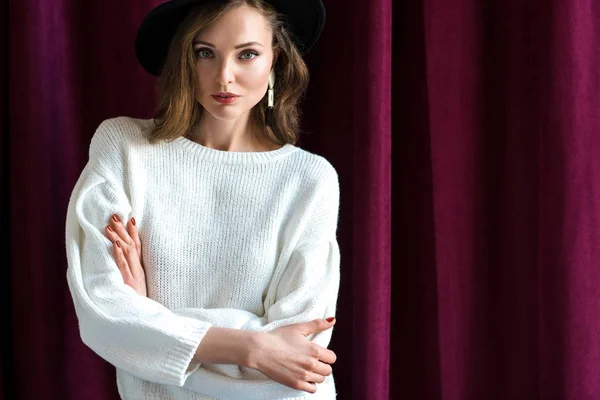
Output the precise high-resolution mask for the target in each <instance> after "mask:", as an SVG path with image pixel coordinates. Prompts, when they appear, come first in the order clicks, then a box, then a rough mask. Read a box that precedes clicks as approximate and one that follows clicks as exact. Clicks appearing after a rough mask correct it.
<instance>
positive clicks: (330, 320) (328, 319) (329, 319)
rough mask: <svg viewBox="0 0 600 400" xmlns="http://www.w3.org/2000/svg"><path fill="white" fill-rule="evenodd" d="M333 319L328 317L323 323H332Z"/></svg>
mask: <svg viewBox="0 0 600 400" xmlns="http://www.w3.org/2000/svg"><path fill="white" fill-rule="evenodd" d="M334 319H335V318H333V317H329V318H327V319H326V320H325V321H327V322H333V320H334Z"/></svg>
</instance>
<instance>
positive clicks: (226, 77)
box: [216, 60, 234, 87]
mask: <svg viewBox="0 0 600 400" xmlns="http://www.w3.org/2000/svg"><path fill="white" fill-rule="evenodd" d="M233 72H234V71H233V66H232V65H231V63H230V62H229V61H227V60H224V61H223V62H222V63H221V64H220V66H219V68H218V70H217V78H216V81H217V83H218V84H219V85H221V87H224V86H227V85H228V84H230V83H232V82H233V75H234V74H233Z"/></svg>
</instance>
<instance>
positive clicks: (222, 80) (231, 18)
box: [193, 8, 274, 120]
mask: <svg viewBox="0 0 600 400" xmlns="http://www.w3.org/2000/svg"><path fill="white" fill-rule="evenodd" d="M271 42H272V33H271V31H270V29H269V27H268V25H267V23H266V21H265V19H264V18H263V17H262V15H260V14H259V13H258V12H256V11H254V10H252V9H248V8H237V9H234V10H232V11H230V12H228V13H227V14H225V15H224V16H223V17H222V18H221V19H220V20H218V21H217V22H216V23H215V24H213V25H212V26H210V27H209V28H207V29H205V30H204V31H202V32H200V33H199V34H198V35H197V36H196V37H195V38H194V44H193V46H194V53H195V54H196V81H197V88H198V90H197V93H196V100H197V101H198V102H199V103H200V104H201V105H202V106H203V107H204V109H205V110H206V112H208V113H209V114H210V115H211V116H213V117H214V118H216V119H221V120H234V119H238V118H240V117H248V115H249V113H250V110H251V109H252V107H254V106H255V105H256V104H257V103H258V102H259V101H260V100H261V99H262V98H263V97H264V96H265V93H266V92H267V89H268V83H269V73H270V72H271V67H272V65H273V57H274V54H273V48H272V46H271ZM219 92H230V93H233V94H235V95H238V96H239V97H237V98H236V99H235V101H233V102H232V103H229V104H223V103H221V102H219V101H217V100H216V99H215V98H214V97H213V96H214V95H215V94H216V93H219Z"/></svg>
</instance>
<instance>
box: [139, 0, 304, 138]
mask: <svg viewBox="0 0 600 400" xmlns="http://www.w3.org/2000/svg"><path fill="white" fill-rule="evenodd" d="M243 6H246V7H249V8H252V9H254V10H256V11H258V12H259V13H260V14H261V15H263V17H264V18H265V20H266V21H267V25H268V26H270V27H271V32H273V42H272V46H273V51H274V52H276V51H278V57H277V61H276V62H275V65H274V67H273V68H274V69H275V77H276V79H275V86H274V91H275V102H274V109H273V110H270V109H268V108H267V96H266V93H265V96H264V98H263V99H262V100H261V101H260V102H259V103H258V104H256V105H255V106H254V107H253V108H252V110H251V113H250V118H251V119H253V120H254V122H256V123H257V124H258V125H259V126H261V127H264V134H265V135H266V137H267V138H268V139H269V140H270V141H272V142H273V143H275V144H278V145H283V144H286V143H291V144H296V142H297V140H298V135H299V127H300V123H299V120H300V117H301V112H300V108H299V103H300V100H301V99H302V97H303V96H304V93H305V91H306V88H307V86H308V80H309V74H308V68H307V66H306V63H305V62H304V60H303V58H302V55H301V54H300V52H299V51H298V49H297V47H296V46H295V44H294V40H295V39H294V38H293V36H292V32H291V31H289V30H288V29H287V27H286V24H285V20H284V19H283V17H282V16H281V15H280V14H278V13H277V11H276V10H275V9H274V8H273V7H272V6H271V5H270V4H268V3H266V2H265V1H263V0H228V1H222V0H217V1H215V0H213V1H209V2H207V3H203V4H202V5H201V6H196V7H194V8H192V9H191V10H190V12H189V13H188V15H187V17H186V18H185V19H184V21H183V22H182V23H181V25H180V26H179V28H178V30H177V32H176V34H175V35H174V37H173V40H172V42H171V45H170V47H169V51H168V54H167V58H166V61H165V64H164V66H163V69H162V71H161V74H160V76H159V78H158V81H157V86H158V106H157V108H156V110H155V112H154V122H155V124H156V127H155V128H154V129H153V130H152V132H150V136H149V140H150V142H151V143H156V142H158V141H161V140H167V141H168V140H173V139H176V138H178V137H181V136H185V137H188V135H190V133H191V131H192V128H193V127H194V126H196V124H197V123H198V122H199V121H200V118H201V117H202V113H203V111H204V107H202V105H201V104H200V103H199V102H198V101H197V100H196V97H195V93H196V90H197V84H196V55H195V53H194V50H193V40H194V38H195V37H196V35H197V34H198V33H199V32H200V31H202V30H203V29H205V28H207V27H208V26H210V25H211V24H212V23H214V22H215V21H217V20H218V19H219V18H221V17H222V16H223V15H224V14H225V13H227V12H228V11H231V10H232V9H235V8H238V7H243Z"/></svg>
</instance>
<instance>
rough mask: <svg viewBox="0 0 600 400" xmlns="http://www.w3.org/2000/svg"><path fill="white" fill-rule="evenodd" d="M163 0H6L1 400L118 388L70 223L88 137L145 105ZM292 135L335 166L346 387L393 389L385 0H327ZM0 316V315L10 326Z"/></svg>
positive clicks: (345, 391) (145, 113) (339, 346)
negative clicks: (138, 42) (88, 325)
mask: <svg viewBox="0 0 600 400" xmlns="http://www.w3.org/2000/svg"><path fill="white" fill-rule="evenodd" d="M159 3H161V1H159V0H130V1H122V0H107V1H67V0H52V1H49V0H19V1H12V2H10V4H9V6H10V7H8V5H6V2H5V3H4V4H5V6H4V7H3V8H2V10H3V11H2V14H0V17H1V18H2V19H1V21H2V23H3V24H4V25H3V26H6V29H5V30H4V31H2V32H1V33H0V39H2V40H1V44H0V46H2V47H0V50H3V53H2V54H5V55H8V57H5V59H4V60H5V61H4V63H3V65H2V67H1V68H2V69H0V72H1V73H2V75H1V77H2V83H1V86H0V89H1V90H2V93H3V94H4V96H3V101H2V103H1V104H2V109H1V110H0V116H2V117H3V120H2V121H3V123H2V125H1V128H0V129H1V131H0V134H2V139H3V141H2V147H1V154H2V160H3V161H4V162H3V164H2V172H3V174H2V177H3V178H2V191H3V194H4V196H3V197H2V199H3V204H4V205H5V207H3V208H2V210H4V212H3V213H2V222H3V224H2V227H3V229H5V230H6V233H7V235H6V236H4V237H8V241H4V243H3V244H2V246H3V247H2V249H3V250H5V252H4V254H5V261H6V262H5V263H4V264H3V265H4V266H5V267H4V269H3V271H4V272H3V274H4V275H3V279H1V280H0V292H1V294H0V296H1V297H0V299H1V300H2V301H1V303H0V304H1V307H2V311H3V314H2V315H3V316H4V319H5V320H7V321H5V322H8V323H9V324H8V326H10V328H11V329H8V332H7V333H8V335H9V338H8V339H7V340H6V339H5V340H4V341H3V343H2V345H0V350H1V351H2V353H1V356H2V359H1V367H2V373H3V375H2V381H1V383H2V386H0V390H1V392H0V399H27V400H29V399H61V400H68V399H74V400H75V399H77V400H84V399H90V400H106V399H117V398H118V395H117V392H116V385H115V376H114V368H113V367H112V366H110V365H109V364H107V363H106V362H104V361H103V360H102V359H100V358H99V357H98V356H97V355H96V354H94V353H93V352H92V351H91V350H90V349H88V348H87V347H86V346H85V345H84V344H83V343H82V341H81V339H80V337H79V332H78V327H77V320H76V318H75V313H74V309H73V305H72V300H71V297H70V294H69V292H68V288H67V284H66V275H65V274H66V266H67V264H66V256H65V245H64V223H65V218H66V208H67V204H68V201H69V196H70V194H71V191H72V189H73V186H74V184H75V182H76V180H77V178H78V176H79V174H80V172H81V170H82V168H83V166H84V165H85V162H86V161H87V153H88V146H89V142H90V139H91V137H92V135H93V133H94V131H95V129H96V128H97V126H98V125H99V123H100V122H101V121H102V120H103V119H106V118H111V117H116V116H120V115H127V116H132V117H137V118H150V117H151V115H152V111H153V110H154V106H155V90H154V85H155V78H153V77H151V76H149V75H148V74H146V73H145V72H144V71H143V70H142V69H141V67H140V66H138V64H137V61H136V59H135V55H134V52H133V41H134V37H135V32H136V28H137V26H138V24H139V23H140V22H141V20H142V19H143V17H144V15H145V14H146V13H147V12H148V11H149V10H150V9H151V8H152V7H154V6H156V5H158V4H159ZM326 7H327V11H328V18H327V24H326V28H325V31H324V32H323V35H322V38H321V40H320V42H319V43H318V44H317V46H316V47H315V48H313V50H311V52H310V53H309V54H308V55H307V62H308V64H309V68H310V71H311V75H312V79H311V84H310V88H309V91H308V93H307V97H306V100H305V102H304V105H303V107H304V114H305V119H304V131H305V134H304V136H303V137H302V139H301V142H300V143H299V146H301V147H303V148H305V149H307V150H309V151H312V152H315V153H318V154H321V155H323V156H325V157H326V158H328V159H329V160H330V162H331V163H332V164H333V165H334V166H335V167H336V169H337V170H338V173H339V176H340V184H341V204H340V226H339V231H338V232H339V235H338V236H339V242H340V248H341V256H342V283H341V289H340V299H339V312H338V315H337V317H338V323H337V325H336V328H335V331H334V335H333V340H332V343H331V348H332V349H333V350H334V351H335V352H336V353H337V354H338V360H339V361H338V362H337V363H336V365H335V366H334V368H335V369H334V371H335V377H336V381H337V384H338V392H339V398H340V399H361V400H363V399H370V400H371V399H373V400H383V399H387V398H388V395H389V387H388V377H389V356H390V354H389V337H390V319H389V317H390V314H389V310H390V288H391V284H390V279H389V276H390V270H391V264H390V258H391V254H390V250H389V249H390V240H391V237H390V223H391V203H390V191H391V171H390V166H391V159H390V157H391V155H390V153H391V148H390V146H391V144H390V140H391V139H390V137H391V135H390V130H391V101H390V96H391V91H390V87H391V14H390V12H389V11H390V10H391V0H373V1H370V2H362V1H358V0H352V1H342V0H335V1H333V0H331V1H326ZM4 326H7V325H4Z"/></svg>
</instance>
